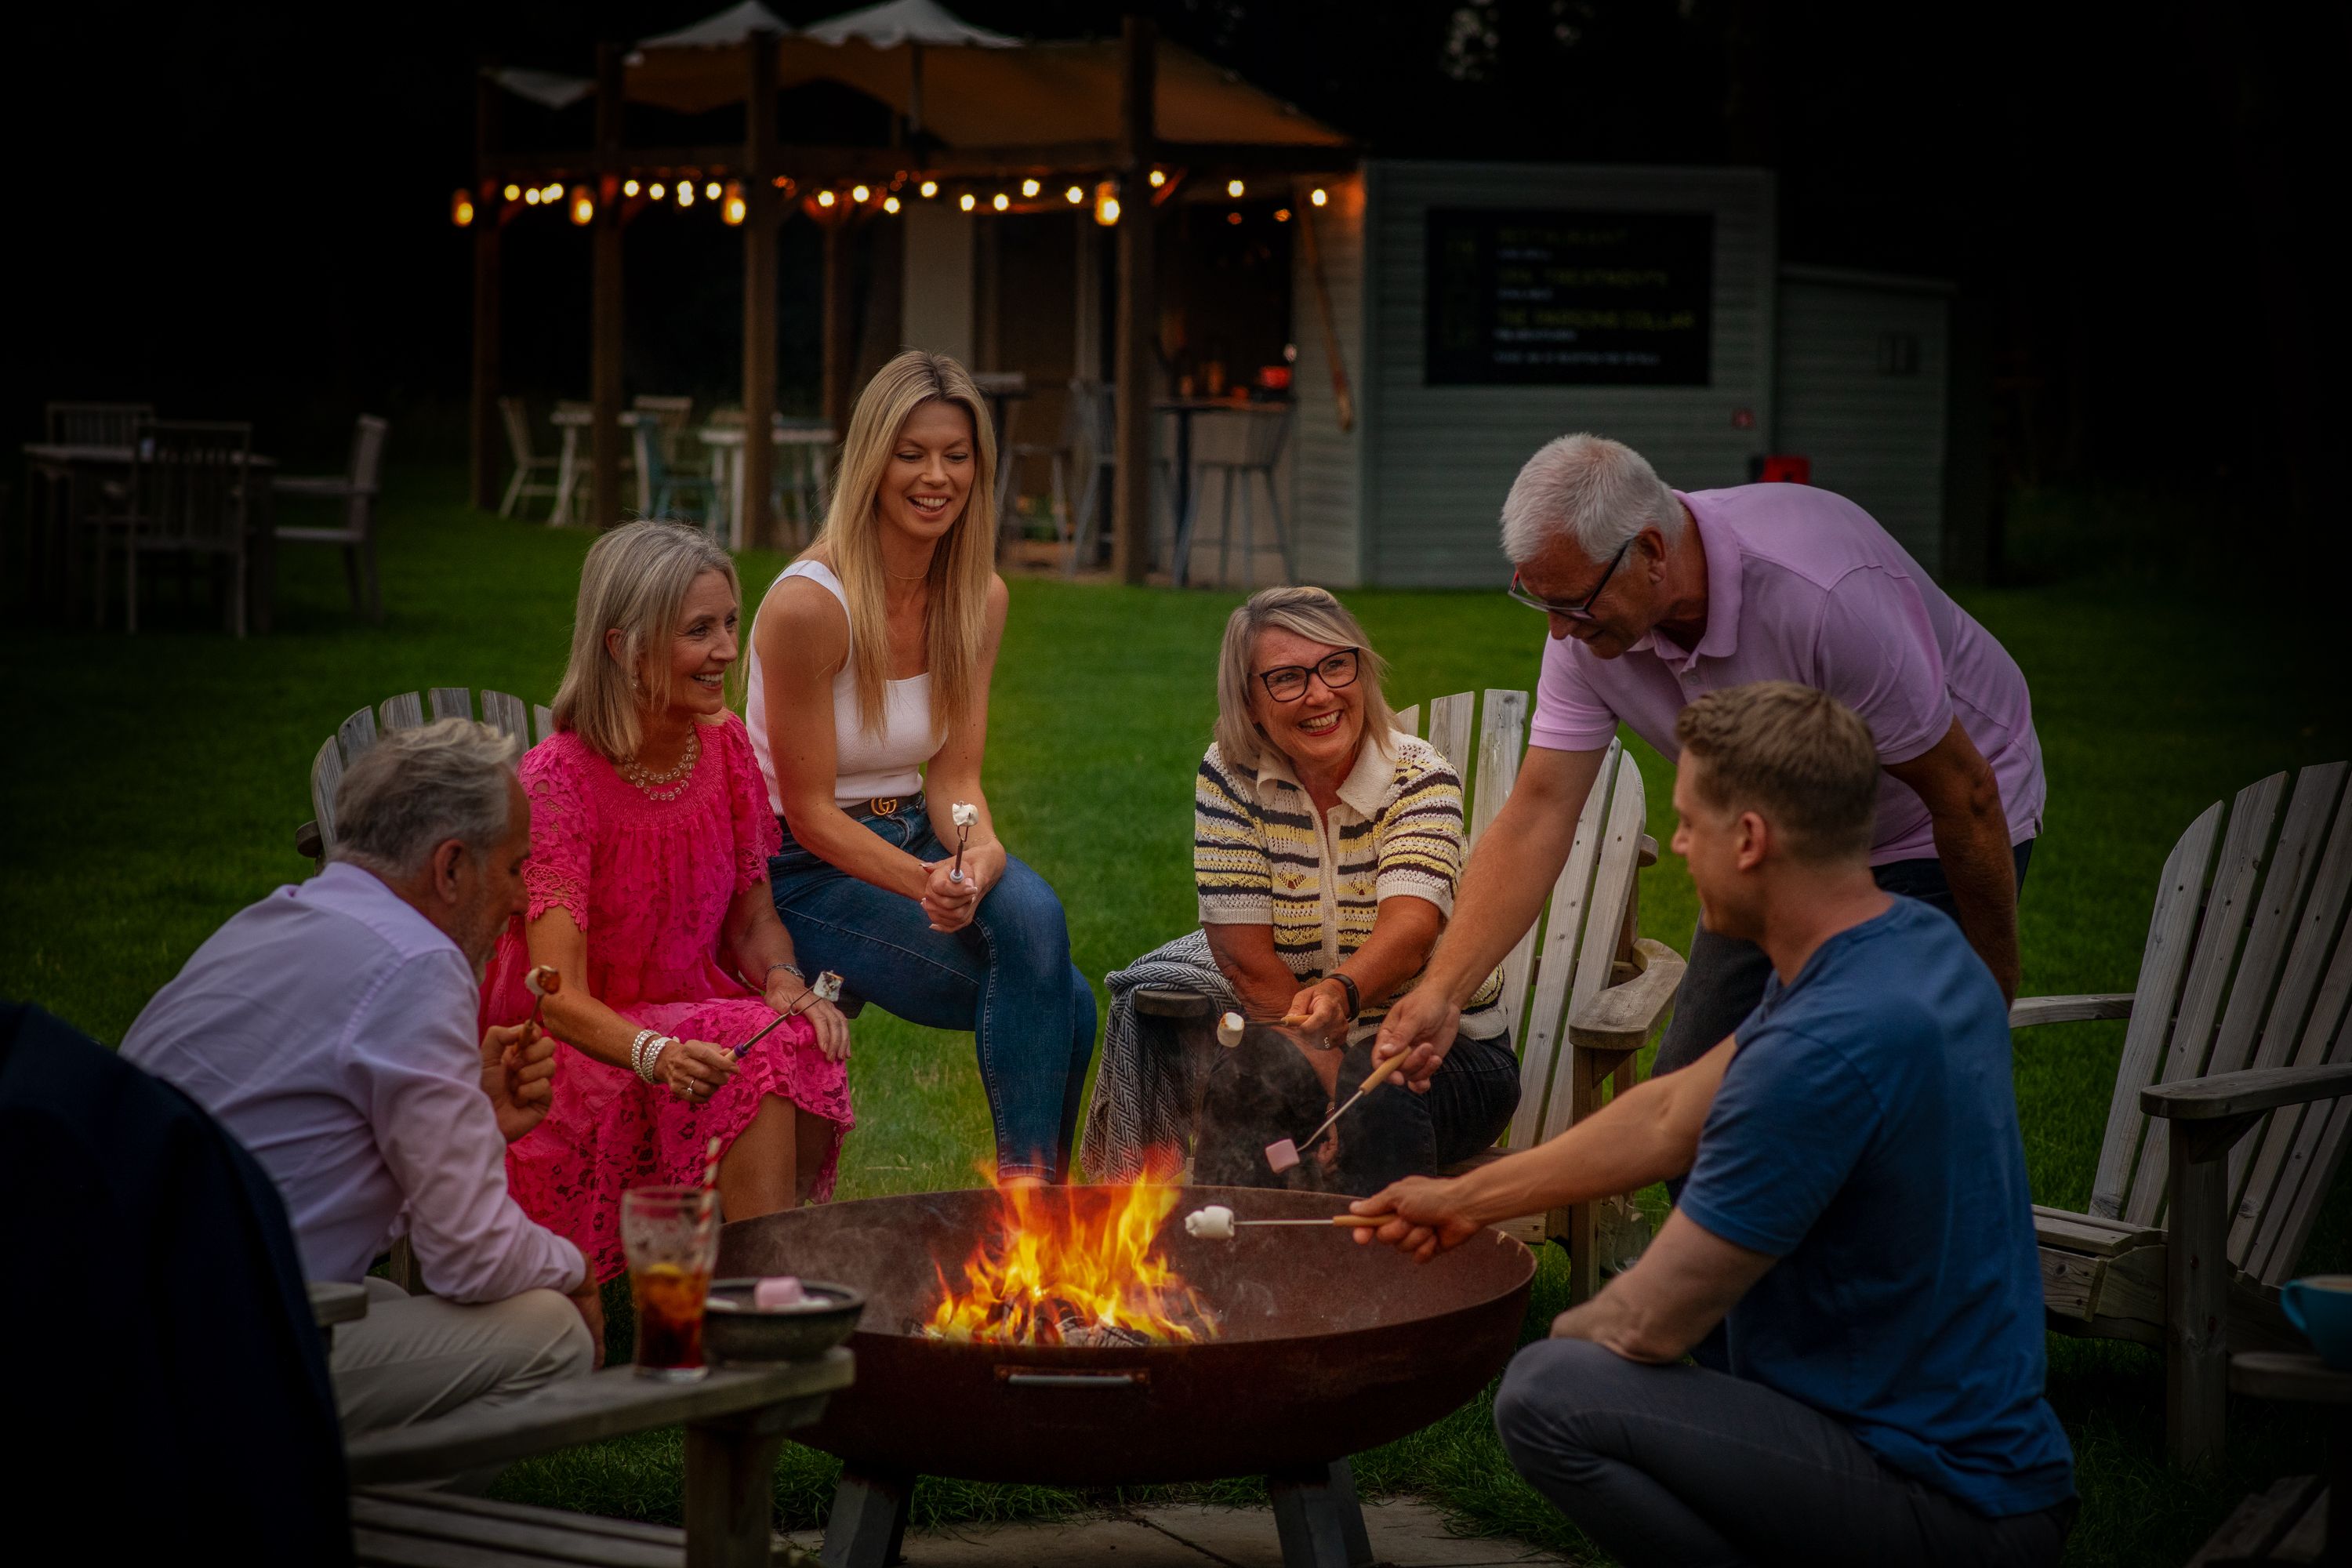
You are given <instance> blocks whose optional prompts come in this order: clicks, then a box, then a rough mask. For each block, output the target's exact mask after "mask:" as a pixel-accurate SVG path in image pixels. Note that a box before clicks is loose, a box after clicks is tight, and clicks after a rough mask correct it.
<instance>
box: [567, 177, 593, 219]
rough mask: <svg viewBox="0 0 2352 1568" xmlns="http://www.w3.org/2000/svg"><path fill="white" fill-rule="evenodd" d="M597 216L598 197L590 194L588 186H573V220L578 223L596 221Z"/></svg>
mask: <svg viewBox="0 0 2352 1568" xmlns="http://www.w3.org/2000/svg"><path fill="white" fill-rule="evenodd" d="M595 216H596V198H595V197H593V196H592V195H589V194H588V187H587V186H585V185H574V186H572V222H573V223H577V224H585V223H591V222H593V221H594V219H595Z"/></svg>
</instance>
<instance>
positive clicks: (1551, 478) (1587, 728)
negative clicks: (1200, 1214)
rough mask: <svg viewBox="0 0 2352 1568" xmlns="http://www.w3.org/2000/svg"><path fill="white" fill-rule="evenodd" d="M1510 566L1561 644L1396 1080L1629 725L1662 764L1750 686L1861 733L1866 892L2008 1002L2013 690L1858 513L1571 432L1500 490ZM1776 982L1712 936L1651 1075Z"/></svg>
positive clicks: (2012, 985)
mask: <svg viewBox="0 0 2352 1568" xmlns="http://www.w3.org/2000/svg"><path fill="white" fill-rule="evenodd" d="M1503 549H1504V552H1505V553H1507V555H1509V557H1510V558H1511V561H1512V563H1513V564H1514V565H1516V566H1517V574H1516V575H1515V576H1514V577H1513V580H1512V584H1511V596H1512V597H1513V598H1516V599H1517V600H1519V601H1520V602H1521V603H1523V604H1528V605H1533V606H1534V607H1535V608H1537V609H1539V610H1542V611H1543V612H1545V614H1546V615H1547V616H1549V621H1550V631H1551V641H1550V643H1549V645H1548V646H1547V647H1546V648H1545V650H1544V658H1543V673H1542V677H1541V679H1540V681H1539V684H1538V690H1537V696H1536V711H1535V720H1534V722H1533V724H1532V726H1531V727H1530V729H1529V732H1528V753H1527V759H1526V761H1525V762H1524V763H1522V764H1521V766H1520V770H1519V774H1518V779H1517V784H1516V785H1515V786H1514V788H1513V790H1512V792H1511V798H1510V800H1509V801H1508V802H1507V804H1506V805H1505V806H1504V808H1503V810H1502V812H1501V814H1500V815H1499V816H1496V819H1495V822H1494V824H1493V826H1490V827H1489V828H1488V829H1487V830H1486V834H1485V835H1484V837H1481V838H1480V840H1479V842H1478V847H1477V851H1476V853H1475V855H1473V857H1472V858H1471V861H1470V865H1469V867H1468V868H1467V869H1466V870H1465V872H1464V874H1463V878H1462V886H1461V890H1460V892H1459V893H1458V894H1457V895H1456V896H1455V902H1454V920H1453V922H1452V924H1451V926H1450V927H1449V928H1448V930H1447V931H1446V933H1445V937H1444V940H1443V941H1442V942H1440V943H1439V944H1438V947H1437V950H1436V952H1434V953H1433V955H1432V957H1431V959H1430V963H1429V968H1428V970H1427V972H1426V973H1425V974H1424V975H1423V980H1422V983H1421V984H1420V985H1419V986H1417V987H1416V988H1415V989H1414V990H1413V991H1412V992H1410V993H1408V994H1406V995H1405V996H1403V997H1402V998H1401V999H1399V1001H1398V1002H1397V1004H1396V1005H1395V1006H1394V1007H1392V1008H1391V1010H1390V1013H1389V1016H1388V1018H1387V1020H1386V1021H1385V1022H1384V1023H1383V1024H1382V1026H1381V1043H1382V1044H1383V1045H1390V1044H1394V1045H1401V1046H1403V1047H1411V1048H1412V1049H1414V1050H1416V1051H1417V1052H1418V1054H1419V1059H1418V1060H1416V1061H1414V1062H1412V1063H1410V1064H1408V1066H1407V1067H1406V1068H1405V1069H1404V1076H1405V1078H1406V1079H1407V1080H1408V1081H1409V1082H1412V1083H1416V1084H1418V1083H1424V1082H1426V1081H1427V1080H1428V1078H1429V1075H1430V1074H1431V1073H1432V1072H1433V1071H1434V1070H1435V1067H1436V1064H1437V1062H1438V1061H1439V1060H1441V1059H1442V1058H1443V1057H1444V1052H1445V1050H1446V1049H1447V1047H1449V1046H1450V1045H1451V1044H1452V1042H1453V1037H1454V1020H1455V1018H1456V1017H1458V1016H1459V1014H1460V1008H1461V1004H1462V1003H1463V1001H1464V1000H1465V999H1466V998H1467V997H1468V996H1469V995H1470V994H1471V992H1472V991H1473V990H1474V989H1475V987H1476V986H1477V985H1478V984H1480V982H1481V981H1483V980H1484V978H1485V977H1486V975H1487V974H1488V973H1492V972H1493V969H1494V966H1495V965H1496V963H1499V962H1501V960H1502V959H1503V957H1504V955H1505V954H1507V952H1509V951H1510V950H1511V947H1512V946H1513V945H1514V944H1515V943H1516V942H1517V941H1518V939H1519V937H1520V935H1521V933H1523V932H1524V931H1527V929H1528V926H1529V925H1530V924H1532V923H1533V922H1534V920H1535V917H1536V914H1537V912H1538V910H1540V909H1541V908H1542V906H1543V900H1544V897H1545V895H1546V893H1548V892H1549V890H1550V888H1551V885H1552V881H1553V879H1555V878H1556V877H1558V875H1559V869H1560V867H1561V865H1562V864H1563V863H1564V862H1565V861H1566V860H1567V858H1568V852H1569V849H1570V847H1571V846H1572V844H1573V843H1574V841H1575V836H1576V823H1577V817H1578V816H1579V814H1580V812H1581V811H1582V810H1583V807H1584V800H1585V795H1586V794H1587V793H1588V792H1589V791H1590V789H1591V785H1592V781H1593V780H1594V779H1595V778H1596V777H1598V776H1599V774H1600V770H1601V759H1602V757H1603V755H1604V753H1605V751H1606V748H1607V747H1608V745H1609V742H1610V741H1611V739H1612V738H1613V737H1614V736H1615V734H1616V732H1617V727H1618V725H1619V724H1620V723H1623V724H1625V725H1627V726H1630V727H1631V728H1632V729H1633V732H1634V733H1636V734H1638V735H1640V736H1641V737H1642V738H1643V740H1645V741H1647V742H1650V744H1652V745H1653V746H1655V747H1656V748H1657V749H1658V750H1659V751H1660V752H1663V753H1664V755H1665V756H1666V757H1668V758H1669V759H1672V758H1674V757H1675V756H1676V755H1677V754H1678V752H1679V747H1678V745H1677V743H1676V742H1675V719H1676V717H1677V716H1678V715H1679V714H1680V713H1681V711H1682V710H1683V708H1684V707H1685V705H1686V704H1688V703H1690V702H1691V701H1693V700H1696V699H1697V698H1698V697H1700V696H1702V695H1704V694H1705V693H1706V692H1709V691H1716V690H1721V689H1726V688H1728V687H1734V686H1742V685H1746V684H1748V683H1750V682H1753V681H1759V680H1786V681H1793V682H1795V683H1797V684H1799V685H1801V686H1809V687H1811V688H1813V689H1816V690H1820V691H1825V692H1827V693H1828V694H1829V695H1831V696H1832V697H1834V698H1836V699H1837V700H1839V701H1841V702H1843V704H1844V705H1845V706H1846V707H1848V708H1850V709H1852V710H1853V711H1854V712H1856V713H1858V714H1860V715H1861V716H1862V719H1863V721H1864V722H1865V723H1866V724H1868V725H1869V727H1870V731H1871V735H1872V739H1873V741H1874V743H1875V745H1876V747H1877V751H1878V760H1879V765H1880V768H1881V770H1882V771H1881V772H1880V774H1879V784H1878V803H1877V819H1876V822H1875V825H1874V832H1873V838H1872V845H1871V851H1870V862H1871V870H1872V875H1873V877H1874V879H1876V881H1877V882H1878V885H1879V886H1880V887H1881V888H1882V889H1886V890H1888V891H1890V892H1896V893H1903V894H1907V895H1909V896H1911V897H1913V898H1916V899H1919V900H1923V901H1925V902H1927V903H1929V904H1931V905H1934V906H1936V907H1937V908H1939V909H1941V910H1943V911H1944V912H1945V913H1946V914H1948V915H1950V916H1951V917H1952V918H1953V919H1954V920H1956V921H1958V923H1959V927H1960V930H1961V931H1962V932H1963V933H1964V934H1965V935H1966V936H1967V938H1968V940H1969V945H1970V946H1971V947H1973V948H1974V949H1975V950H1976V952H1977V954H1978V956H1979V957H1980V958H1981V959H1982V960H1983V961H1984V963H1985V964H1986V966H1987V967H1988V968H1989V969H1990V971H1991V972H1992V976H1993V978H1994V979H1995V980H1996V981H1997V982H1999V983H2000V990H2001V994H2002V995H2003V996H2004V997H2007V998H2011V999H2014V997H2015V996H2016V994H2017V981H2018V960H2017V887H2018V882H2019V879H2021V878H2022V877H2023V875H2024V873H2025V867H2026V861H2027V858H2028V857H2029V855H2030V853H2031V851H2032V846H2033V841H2034V839H2035V837H2037V836H2038V835H2039V834H2040V833H2041V831H2042V800H2043V786H2042V748H2041V743H2040V742H2039V741H2037V740H2036V739H2035V737H2034V733H2033V711H2032V700H2031V699H2030V698H2029V696H2028V694H2027V691H2026V687H2025V677H2024V675H2023V674H2022V673H2021V671H2020V670H2019V669H2018V668H2017V663H2016V661H2015V660H2013V659H2011V658H2010V657H2009V654H2008V653H2007V651H2006V650H2004V649H2003V648H2002V647H2001V646H2000V644H1999V643H1998V642H1996V641H1994V640H1993V638H1992V636H1991V634H1990V633H1988V632H1987V631H1986V630H1985V629H1984V628H1983V627H1982V626H1979V625H1978V624H1977V623H1976V622H1975V621H1974V620H1972V619H1970V618H1969V615H1968V613H1967V612H1966V611H1964V610H1962V609H1961V608H1960V607H1959V606H1958V605H1955V604H1954V603H1952V601H1951V600H1950V598H1949V597H1948V596H1947V595H1945V594H1944V592H1943V591H1942V590H1941V589H1939V588H1937V586H1936V584H1934V583H1933V582H1931V581H1929V580H1928V577H1927V574H1926V573H1925V572H1923V571H1921V570H1920V569H1919V566H1918V563H1916V562H1914V561H1913V560H1912V559H1911V557H1910V556H1909V555H1907V554H1906V553H1905V552H1904V550H1903V547H1902V546H1901V545H1899V544H1897V543H1895V541H1894V540H1893V539H1892V538H1891V537H1889V536H1888V534H1887V532H1886V531H1885V529H1883V528H1881V527H1879V526H1878V524H1877V523H1876V522H1874V521H1872V520H1871V517H1870V515H1869V514H1868V513H1867V512H1864V510H1862V509H1861V508H1860V507H1858V506H1856V505H1854V504H1853V502H1852V501H1849V500H1845V499H1844V498H1843V497H1842V496H1837V495H1833V494H1832V493H1831V492H1829V491H1827V490H1822V489H1813V488H1812V487H1811V486H1808V485H1788V484H1771V485H1745V486H1740V487H1738V488H1736V489H1723V490H1699V491H1694V492H1692V493H1689V494H1684V493H1681V492H1679V491H1676V490H1673V489H1668V488H1667V486H1666V485H1665V483H1664V481H1663V480H1662V479H1659V478H1658V476H1657V474H1656V472H1655V471H1654V470H1653V469H1652V468H1651V467H1650V465H1649V464H1648V463H1647V462H1646V461H1644V460H1643V458H1642V456H1641V454H1639V453H1638V452H1635V451H1633V449H1632V448H1631V447H1625V446H1622V445H1621V444H1619V443H1618V442H1615V441H1611V440H1606V439H1604V438H1602V437H1597V436H1589V435H1576V436H1564V437H1560V438H1559V439H1558V440H1556V441H1553V442H1551V443H1550V444H1549V445H1548V446H1546V447H1543V448H1542V449H1541V450H1540V451H1538V452H1537V453H1536V455H1535V456H1534V457H1532V458H1529V459H1528V463H1527V466H1526V467H1525V468H1522V469H1521V470H1520V472H1519V477H1518V479H1517V482H1516V483H1514V484H1513V485H1512V487H1511V493H1510V496H1509V498H1508V499H1507V500H1506V501H1505V502H1504V505H1503ZM1770 972H1771V964H1770V962H1769V960H1768V959H1767V958H1766V957H1765V955H1764V953H1763V951H1762V950H1761V949H1760V948H1759V947H1758V946H1757V945H1756V944H1754V943H1753V942H1744V941H1740V940H1738V939H1737V938H1733V937H1728V936H1725V935H1722V934H1719V933H1717V932H1715V931H1708V930H1707V929H1706V927H1705V925H1704V924H1703V923H1702V925H1701V927H1700V929H1699V930H1698V931H1697V932H1696V934H1695V935H1694V936H1693V938H1692V942H1691V953H1690V966H1689V968H1688V970H1687V971H1686V972H1685V975H1684V979H1683V984H1682V988H1681V990H1680V991H1678V992H1677V993H1676V994H1675V1017H1674V1021H1673V1023H1672V1024H1671V1025H1670V1026H1668V1028H1667V1031H1666V1035H1665V1037H1664V1039H1663V1040H1662V1041H1661V1042H1660V1045H1659V1047H1658V1057H1657V1063H1656V1068H1655V1070H1656V1071H1659V1072H1668V1071H1672V1070H1673V1069H1675V1068H1680V1067H1684V1066H1686V1065H1687V1064H1689V1063H1691V1062H1694V1061H1696V1060H1697V1059H1698V1058H1700V1057H1702V1056H1704V1055H1705V1054H1706V1052H1707V1051H1709V1050H1711V1049H1713V1048H1714V1047H1715V1046H1717V1044H1718V1043H1720V1042H1721V1041H1722V1040H1723V1039H1724V1038H1725V1037H1727V1036H1729V1035H1730V1034H1731V1033H1732V1032H1733V1031H1734V1030H1735V1029H1736V1028H1737V1027H1738V1026H1739V1024H1740V1023H1741V1021H1742V1020H1743V1019H1745V1018H1746V1017H1747V1016H1748V1014H1749V1013H1750V1012H1751V1011H1753V1010H1754V1008H1755V1006H1756V1005H1757V1003H1758V1002H1759V1000H1760V999H1761V998H1762V995H1763V991H1764V984H1765V981H1766V979H1767V978H1768V976H1769V973H1770ZM1382 1054H1387V1053H1385V1052H1384V1053H1382Z"/></svg>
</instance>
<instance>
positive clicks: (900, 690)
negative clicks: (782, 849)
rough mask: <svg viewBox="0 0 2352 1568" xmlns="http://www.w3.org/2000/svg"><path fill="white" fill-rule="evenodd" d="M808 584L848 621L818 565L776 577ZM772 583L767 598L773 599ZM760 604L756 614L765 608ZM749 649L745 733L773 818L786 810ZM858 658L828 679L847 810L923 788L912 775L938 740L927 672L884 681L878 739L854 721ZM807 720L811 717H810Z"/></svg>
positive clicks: (837, 789)
mask: <svg viewBox="0 0 2352 1568" xmlns="http://www.w3.org/2000/svg"><path fill="white" fill-rule="evenodd" d="M786 577H806V578H807V579H808V580H809V581H811V582H813V583H818V584H823V585H824V589H825V591H826V592H827V593H830V594H831V595H833V596H834V597H835V599H838V600H839V601H841V613H842V614H843V615H844V616H846V615H848V614H849V595H847V594H846V593H845V592H843V591H842V586H841V579H840V578H838V577H836V576H835V575H834V574H833V568H831V567H830V566H827V565H825V564H824V563H822V562H816V561H795V562H793V563H792V564H791V565H790V566H787V567H785V568H784V570H783V572H782V574H781V575H779V576H778V577H777V578H776V582H777V583H782V581H783V580H784V578H786ZM775 591H776V590H775V586H774V584H770V585H769V588H768V593H769V594H770V595H772V594H774V593H775ZM767 605H768V602H767V599H766V598H765V597H762V598H761V601H760V608H761V610H765V609H766V608H767ZM759 621H760V617H759V614H758V612H754V613H753V615H752V616H751V624H752V626H753V627H754V629H755V632H756V628H757V627H758V626H759ZM749 640H750V641H751V677H750V681H749V686H748V689H747V690H746V691H745V693H744V699H743V724H744V728H746V729H748V730H750V731H751V750H752V752H754V753H755V754H756V755H757V756H758V757H759V759H760V776H761V778H763V779H765V780H767V781H768V804H769V805H770V806H772V807H773V808H774V810H775V813H776V815H777V816H782V815H783V812H784V803H783V799H782V796H781V795H778V794H777V793H776V763H775V759H774V758H773V757H772V756H770V755H769V754H768V700H767V692H766V690H765V689H764V683H763V682H762V681H761V676H760V653H759V638H758V637H757V636H756V635H755V636H753V637H751V638H750V639H749ZM856 659H857V654H856V649H855V648H854V647H853V648H852V650H851V653H850V656H849V658H847V659H846V660H845V661H843V664H842V667H841V673H840V674H838V675H836V676H835V677H834V678H833V756H834V774H833V799H834V804H835V805H854V804H856V803H857V802H859V801H865V800H871V799H873V798H874V797H875V796H877V795H884V796H887V795H897V796H898V797H899V798H900V799H905V798H907V797H908V796H910V795H914V794H915V793H916V792H917V791H918V790H919V789H921V788H922V787H923V780H922V775H921V774H920V773H919V772H917V771H916V770H917V769H919V767H921V765H922V764H923V763H928V762H929V761H930V760H931V758H932V757H933V756H935V755H937V754H938V752H939V749H940V737H939V731H938V730H937V728H936V727H935V726H934V725H933V723H932V720H931V677H930V672H929V670H926V671H924V672H923V673H922V674H920V675H918V676H916V677H914V678H913V679H908V680H887V681H885V682H883V686H882V689H883V706H882V732H881V733H880V734H879V735H875V734H869V733H868V732H867V731H866V728H865V726H863V725H862V724H860V723H859V722H858V721H857V668H856ZM810 717H811V718H812V719H814V715H811V716H810Z"/></svg>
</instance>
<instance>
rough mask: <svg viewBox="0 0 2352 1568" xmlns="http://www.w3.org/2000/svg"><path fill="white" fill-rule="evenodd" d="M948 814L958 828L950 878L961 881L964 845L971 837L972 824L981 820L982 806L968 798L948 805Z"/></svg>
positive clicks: (956, 828) (953, 880) (952, 880)
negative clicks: (974, 803)
mask: <svg viewBox="0 0 2352 1568" xmlns="http://www.w3.org/2000/svg"><path fill="white" fill-rule="evenodd" d="M948 816H949V818H950V820H952V821H953V822H954V823H955V830H956V858H955V869H953V870H952V871H950V872H949V873H948V880H949V881H950V882H961V881H962V880H963V847H964V844H965V841H966V840H968V839H970V838H971V825H972V824H973V823H975V822H978V821H979V820H980V807H978V806H976V805H972V804H971V802H970V801H968V800H960V801H957V802H956V803H955V804H954V805H950V806H949V807H948Z"/></svg>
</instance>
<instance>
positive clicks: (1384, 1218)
mask: <svg viewBox="0 0 2352 1568" xmlns="http://www.w3.org/2000/svg"><path fill="white" fill-rule="evenodd" d="M1393 1217H1394V1216H1393V1215H1370V1214H1335V1215H1332V1216H1331V1217H1330V1219H1329V1220H1328V1221H1326V1220H1319V1219H1237V1220H1235V1221H1234V1225H1235V1226H1244V1225H1311V1226H1316V1227H1317V1228H1318V1229H1320V1228H1322V1227H1323V1226H1325V1225H1327V1224H1328V1225H1336V1226H1341V1227H1343V1228H1346V1229H1351V1230H1352V1229H1357V1228H1360V1227H1361V1226H1368V1225H1386V1224H1388V1222H1389V1221H1390V1220H1391V1218H1393Z"/></svg>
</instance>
